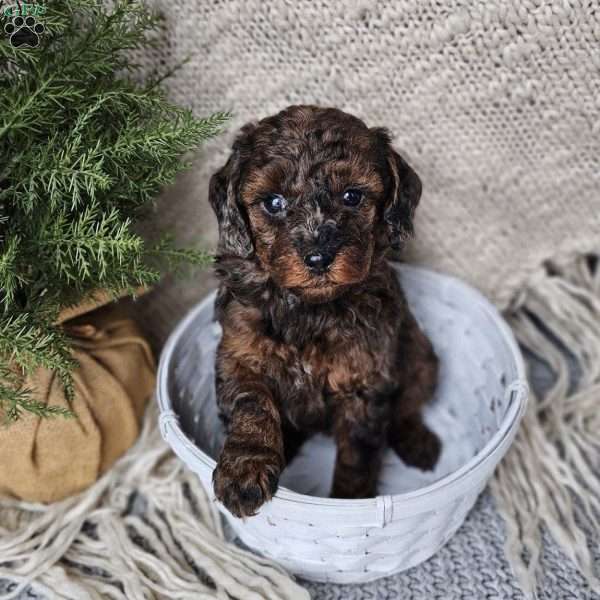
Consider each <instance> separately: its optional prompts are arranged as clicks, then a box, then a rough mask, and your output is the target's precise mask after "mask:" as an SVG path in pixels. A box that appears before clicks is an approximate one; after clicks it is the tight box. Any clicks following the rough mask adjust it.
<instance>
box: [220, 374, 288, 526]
mask: <svg viewBox="0 0 600 600" xmlns="http://www.w3.org/2000/svg"><path fill="white" fill-rule="evenodd" d="M230 383H231V382H229V385H230ZM236 388H237V393H236V395H235V398H232V406H233V408H232V410H231V411H230V412H229V414H228V421H229V423H228V427H227V437H226V439H225V444H224V446H223V450H222V451H221V455H220V456H219V460H218V463H217V467H216V468H215V470H214V472H213V487H214V490H215V495H216V496H217V498H218V499H219V500H220V501H221V502H222V503H223V504H224V505H225V506H226V507H227V509H228V510H229V511H230V512H231V513H232V514H234V515H236V516H238V517H245V516H251V515H254V514H256V511H257V510H258V508H259V507H260V506H261V505H262V504H263V503H264V502H266V501H267V500H270V499H271V497H272V496H273V494H274V493H275V491H276V490H277V483H278V481H279V475H280V473H281V471H282V469H283V467H284V453H283V439H282V434H281V418H280V414H279V410H278V408H277V406H276V404H275V402H274V400H273V397H272V395H271V392H270V390H269V389H268V388H267V387H266V386H265V385H263V384H261V383H260V382H253V381H245V382H244V383H243V384H238V386H236Z"/></svg>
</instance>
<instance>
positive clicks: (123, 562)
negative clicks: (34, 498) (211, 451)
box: [0, 402, 309, 600]
mask: <svg viewBox="0 0 600 600" xmlns="http://www.w3.org/2000/svg"><path fill="white" fill-rule="evenodd" d="M157 422H158V418H157V409H156V403H155V402H152V403H151V404H150V406H149V407H148V410H147V414H146V417H145V421H144V426H143V430H142V433H141V435H140V438H139V439H138V441H137V442H136V444H135V445H134V447H133V448H131V449H130V450H129V452H127V453H126V454H125V455H124V456H123V457H122V458H121V459H120V460H119V461H118V462H117V463H116V464H115V466H114V467H113V468H112V469H111V470H110V471H109V472H108V473H106V475H105V476H103V477H102V478H101V479H100V480H98V481H97V482H96V483H95V484H94V485H93V486H92V487H91V488H89V489H88V490H86V491H85V492H83V493H82V494H80V495H79V496H75V497H73V498H69V499H67V500H64V501H62V502H58V503H55V504H52V505H48V506H45V505H37V504H27V503H24V502H18V501H10V500H2V501H0V579H2V578H7V579H10V580H11V581H13V582H16V583H17V585H16V587H12V588H11V589H10V590H9V591H7V592H6V593H4V594H1V593H0V598H2V600H9V599H11V598H16V597H17V596H18V595H19V594H20V593H21V591H23V590H24V589H25V588H27V586H28V585H32V587H33V588H34V589H35V590H36V591H38V592H40V593H41V594H44V595H45V596H46V597H47V598H52V600H55V599H65V600H83V599H85V600H87V599H89V600H106V599H114V600H147V599H148V598H154V599H157V600H162V599H165V600H173V599H181V600H188V599H189V600H192V599H193V600H202V599H211V600H212V599H214V598H223V599H227V600H231V599H232V598H239V599H240V600H265V599H273V600H309V595H308V592H307V591H306V590H304V589H303V588H301V587H300V586H299V585H297V584H296V583H295V582H294V581H293V580H292V579H291V578H290V577H289V576H288V575H287V574H286V573H285V571H283V569H281V568H280V567H278V566H276V565H274V564H272V563H271V562H269V561H268V560H265V559H262V558H260V557H258V556H256V555H254V554H251V553H249V552H246V551H244V550H242V549H240V548H238V547H237V546H234V545H233V544H230V543H228V542H227V541H226V540H225V537H224V534H223V529H222V526H221V520H220V517H219V513H218V511H217V509H216V507H215V505H214V504H213V503H212V502H211V501H210V500H209V499H208V497H207V496H206V494H205V492H204V490H203V489H202V486H201V484H200V481H199V479H198V478H197V476H196V475H195V474H194V473H193V472H191V471H190V470H188V469H186V468H185V467H184V465H183V463H182V462H181V461H180V460H179V459H178V458H177V457H176V456H175V455H174V454H173V453H172V452H171V451H170V449H169V448H168V447H167V445H166V444H165V443H164V442H163V441H162V439H161V437H160V433H159V431H158V427H157ZM136 508H137V509H138V510H136ZM140 509H141V510H140Z"/></svg>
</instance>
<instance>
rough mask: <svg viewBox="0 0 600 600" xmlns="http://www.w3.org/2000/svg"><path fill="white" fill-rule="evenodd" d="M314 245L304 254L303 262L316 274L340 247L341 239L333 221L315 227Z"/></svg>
mask: <svg viewBox="0 0 600 600" xmlns="http://www.w3.org/2000/svg"><path fill="white" fill-rule="evenodd" d="M316 233H317V240H316V242H317V243H316V247H315V248H313V249H312V250H310V251H309V252H308V253H307V254H306V255H305V256H304V264H306V266H307V267H308V268H309V269H310V270H311V271H312V272H313V273H316V274H321V273H324V272H325V271H326V270H327V269H328V268H329V266H330V265H331V263H332V262H333V261H334V260H335V256H336V254H337V252H338V250H339V249H340V246H341V240H340V236H339V235H338V229H337V227H336V225H335V224H333V223H324V224H323V225H319V227H318V229H317V232H316Z"/></svg>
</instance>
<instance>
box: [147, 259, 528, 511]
mask: <svg viewBox="0 0 600 600" xmlns="http://www.w3.org/2000/svg"><path fill="white" fill-rule="evenodd" d="M391 264H392V266H393V267H394V269H395V270H396V271H398V272H399V273H403V272H405V273H407V274H412V275H415V274H416V275H419V276H426V277H434V278H436V279H441V280H442V281H443V282H444V283H445V284H446V285H452V286H458V287H459V288H462V289H463V291H466V292H467V293H469V294H470V295H471V296H472V298H473V300H474V301H476V302H477V303H478V305H479V306H480V308H482V309H483V310H484V311H485V313H487V315H488V316H489V317H490V318H491V319H492V321H493V322H494V324H495V325H496V327H497V328H498V330H499V331H500V334H501V336H502V338H503V340H504V342H505V343H506V344H507V346H508V348H509V349H510V351H511V354H512V357H513V359H514V361H515V367H516V373H517V377H516V379H514V380H513V381H512V382H509V383H508V385H507V388H506V389H507V392H510V393H511V397H510V398H509V405H508V407H507V409H506V412H505V414H504V417H503V419H502V422H501V423H500V426H499V427H498V429H497V430H496V432H495V433H494V435H493V436H492V437H491V438H490V439H489V440H488V441H487V443H486V444H485V445H484V446H483V447H482V448H481V449H480V450H479V451H478V452H477V453H476V454H475V455H474V456H473V457H472V458H471V459H469V460H468V461H467V462H466V463H465V464H464V465H463V466H462V467H460V469H457V470H456V471H453V472H452V473H449V474H447V475H445V476H444V477H441V478H440V479H438V480H437V481H435V482H433V483H431V484H429V485H426V486H423V487H421V488H418V489H416V490H412V491H410V492H402V493H399V494H388V495H378V496H375V497H373V498H364V499H342V498H322V497H318V496H309V495H307V494H301V493H299V492H295V491H293V490H291V489H289V488H286V487H283V486H280V487H279V488H278V490H277V491H276V493H275V494H274V495H273V498H272V501H271V502H273V501H276V500H283V501H285V502H293V503H295V504H302V505H305V506H310V505H312V506H314V507H319V508H326V507H331V508H335V509H336V510H342V511H344V509H346V510H348V509H353V510H354V509H367V508H368V509H378V508H380V507H381V503H382V502H383V503H384V504H387V503H389V502H392V503H393V505H394V507H395V508H397V507H398V505H403V504H410V505H412V504H414V502H415V500H423V499H425V498H427V499H428V500H430V501H433V499H434V497H435V498H439V497H440V496H447V495H448V494H449V493H450V492H451V491H456V488H461V487H463V486H464V484H465V483H466V481H467V480H468V479H472V477H474V476H476V473H475V472H480V471H481V470H483V468H484V467H485V465H487V464H489V463H490V462H491V461H492V460H493V459H496V461H495V462H498V461H499V460H500V458H501V457H502V456H503V455H504V453H505V451H506V450H507V449H508V445H509V444H510V442H511V441H512V438H513V437H514V435H515V434H516V429H517V426H518V424H519V422H520V420H521V417H522V416H523V414H524V412H525V409H526V407H527V396H528V386H527V379H526V374H525V364H524V360H523V356H522V354H521V351H520V350H519V347H518V345H517V342H516V340H515V338H514V335H513V333H512V331H511V330H510V328H509V327H508V324H507V323H506V322H505V320H504V319H503V318H502V316H501V315H500V313H499V311H498V310H497V309H496V307H495V306H494V305H493V304H492V303H491V302H490V301H489V300H488V299H487V298H486V297H485V296H484V295H483V294H482V293H481V292H479V291H478V290H477V289H475V288H474V287H472V286H470V285H469V284H467V283H465V282H464V281H462V280H461V279H459V278H457V277H454V276H452V275H448V274H445V273H439V272H437V271H435V270H433V269H428V268H424V267H416V266H413V265H406V264H398V263H396V264H395V263H391ZM216 293H217V290H213V291H212V292H210V293H209V294H207V295H206V296H205V297H204V298H203V299H202V300H201V301H200V302H199V303H198V304H196V305H195V306H194V307H192V308H191V309H190V310H189V311H188V313H187V314H186V315H185V316H184V317H183V318H182V319H181V320H180V321H179V323H178V324H177V325H176V327H175V328H174V330H173V331H172V332H171V334H170V335H169V338H168V340H167V342H166V343H165V346H164V348H163V351H162V352H161V355H160V359H159V364H158V371H157V382H158V385H157V394H156V396H157V402H158V405H159V410H160V415H159V420H160V423H161V432H162V434H163V437H164V438H165V440H166V441H167V443H168V444H169V445H170V446H171V448H172V449H173V450H174V451H175V452H176V453H177V454H179V453H178V452H177V448H176V447H175V445H174V443H173V439H172V436H173V437H174V438H175V440H177V441H178V442H179V443H181V444H182V445H183V446H184V447H185V448H186V449H187V450H188V451H189V452H190V453H191V455H192V457H193V458H194V459H195V460H196V461H197V463H199V464H198V465H195V466H196V467H198V466H201V467H203V468H204V470H205V471H206V472H207V474H210V473H212V471H213V470H214V468H215V466H216V461H215V459H213V458H212V457H210V456H209V455H208V454H206V453H205V452H204V451H203V450H201V449H200V448H199V447H198V446H197V445H196V444H195V443H194V442H193V441H192V440H191V439H190V438H189V437H188V436H187V435H186V434H185V433H184V431H183V430H182V429H181V427H180V425H179V417H178V415H177V413H175V411H174V410H173V405H172V403H171V399H170V398H169V394H168V388H167V383H168V376H169V364H170V359H171V357H172V355H173V352H174V349H175V346H176V344H177V342H178V341H179V338H180V337H181V335H182V333H183V332H184V331H185V330H186V329H187V328H188V326H189V325H190V323H191V322H192V321H194V319H195V318H196V316H197V315H198V314H199V313H201V312H202V311H203V310H205V309H206V306H207V304H212V303H213V302H214V298H215V297H216ZM180 458H182V459H183V460H184V462H185V463H186V465H187V466H188V467H190V468H193V467H192V465H190V464H189V462H188V461H187V460H186V459H184V458H183V457H181V456H180ZM194 470H195V469H194ZM470 476H472V477H470ZM427 504H430V502H427Z"/></svg>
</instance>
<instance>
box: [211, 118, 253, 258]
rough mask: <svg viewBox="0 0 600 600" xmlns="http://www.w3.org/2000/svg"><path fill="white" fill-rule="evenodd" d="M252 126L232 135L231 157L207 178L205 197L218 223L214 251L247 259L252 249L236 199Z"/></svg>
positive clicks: (245, 224) (246, 126)
mask: <svg viewBox="0 0 600 600" xmlns="http://www.w3.org/2000/svg"><path fill="white" fill-rule="evenodd" d="M254 128H255V126H254V125H252V124H248V125H245V126H244V127H243V128H242V129H241V132H240V134H239V135H238V137H237V138H236V140H235V142H234V144H233V148H232V153H231V156H230V157H229V160H228V161H227V162H226V163H225V166H223V167H222V168H221V169H219V170H218V171H217V172H216V173H215V174H214V175H213V176H212V177H211V178H210V185H209V190H208V199H209V202H210V204H211V206H212V207H213V210H214V211H215V215H216V216H217V222H218V224H219V244H218V246H217V254H218V255H219V256H220V257H221V256H222V257H226V256H235V257H238V258H248V257H250V256H251V255H252V253H253V252H254V244H253V242H252V236H251V233H250V224H249V223H248V216H247V214H246V211H245V209H244V207H243V206H242V203H241V201H240V198H239V187H240V179H241V175H242V173H241V172H242V166H243V161H244V160H245V158H246V156H247V154H248V152H249V149H250V139H251V135H252V132H253V131H254Z"/></svg>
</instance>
